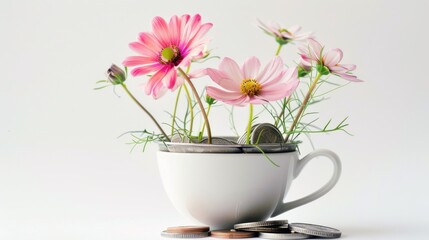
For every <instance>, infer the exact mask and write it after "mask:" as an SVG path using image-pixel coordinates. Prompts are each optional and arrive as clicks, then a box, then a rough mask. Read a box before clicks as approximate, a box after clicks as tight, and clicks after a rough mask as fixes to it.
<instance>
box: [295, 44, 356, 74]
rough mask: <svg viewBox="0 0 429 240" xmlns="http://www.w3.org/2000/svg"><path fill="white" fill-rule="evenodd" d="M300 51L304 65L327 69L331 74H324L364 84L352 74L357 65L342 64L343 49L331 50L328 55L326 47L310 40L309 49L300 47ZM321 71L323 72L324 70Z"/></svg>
mask: <svg viewBox="0 0 429 240" xmlns="http://www.w3.org/2000/svg"><path fill="white" fill-rule="evenodd" d="M299 50H300V55H301V58H302V64H303V65H305V66H314V65H316V66H319V68H323V67H326V68H327V69H328V70H329V72H326V73H324V72H322V74H329V73H332V74H335V75H337V76H339V77H341V78H343V79H346V80H349V81H352V82H362V80H360V79H358V78H357V77H356V76H354V75H352V74H350V71H353V70H355V69H356V65H354V64H340V61H341V60H342V59H343V51H341V49H339V48H335V49H330V50H329V51H327V52H326V53H323V50H324V47H323V46H322V45H321V44H320V43H319V42H317V41H316V40H314V39H309V40H308V48H305V47H300V48H299ZM318 70H319V69H318ZM321 70H322V71H323V69H321ZM319 71H320V70H319Z"/></svg>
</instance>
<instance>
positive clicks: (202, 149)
mask: <svg viewBox="0 0 429 240" xmlns="http://www.w3.org/2000/svg"><path fill="white" fill-rule="evenodd" d="M157 143H158V148H159V151H161V152H174V153H260V154H264V153H282V152H294V151H296V150H297V147H298V144H300V143H301V141H292V142H287V143H269V144H231V145H224V144H207V143H182V142H165V141H162V142H157Z"/></svg>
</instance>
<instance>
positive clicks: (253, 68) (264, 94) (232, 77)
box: [206, 57, 299, 106]
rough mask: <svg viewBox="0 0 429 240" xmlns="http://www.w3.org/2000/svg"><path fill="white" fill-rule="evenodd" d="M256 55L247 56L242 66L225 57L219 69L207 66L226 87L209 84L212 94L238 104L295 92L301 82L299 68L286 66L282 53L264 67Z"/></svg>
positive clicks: (257, 101)
mask: <svg viewBox="0 0 429 240" xmlns="http://www.w3.org/2000/svg"><path fill="white" fill-rule="evenodd" d="M260 68H261V64H260V62H259V60H258V59H257V58H256V57H250V58H248V59H247V60H246V61H245V63H244V64H243V66H242V67H241V68H240V67H239V66H238V64H237V63H236V62H235V61H234V60H232V59H230V58H224V59H223V60H222V61H221V63H220V65H219V69H213V68H207V69H206V73H207V75H208V76H209V77H210V78H211V79H212V80H213V81H214V82H216V83H217V84H218V85H219V86H221V87H222V88H223V89H219V88H216V87H207V89H206V91H207V95H209V96H210V97H212V98H214V99H216V100H219V101H222V102H225V103H228V104H232V105H236V106H244V105H245V104H247V103H252V104H264V103H267V102H270V101H276V100H279V99H282V98H284V97H286V96H289V95H290V94H292V92H293V91H294V90H295V89H296V87H297V86H298V84H299V80H298V70H297V68H287V67H286V66H285V65H284V64H283V61H282V59H281V58H280V57H275V58H274V59H272V60H271V61H270V62H269V63H268V64H267V65H266V66H265V68H264V69H263V70H262V71H261V70H260Z"/></svg>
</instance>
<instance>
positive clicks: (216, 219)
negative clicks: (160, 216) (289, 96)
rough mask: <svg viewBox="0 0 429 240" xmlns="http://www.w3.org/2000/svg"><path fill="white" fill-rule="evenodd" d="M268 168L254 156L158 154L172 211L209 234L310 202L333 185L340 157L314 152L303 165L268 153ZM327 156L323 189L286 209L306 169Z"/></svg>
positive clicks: (288, 156)
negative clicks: (294, 184) (294, 185)
mask: <svg viewBox="0 0 429 240" xmlns="http://www.w3.org/2000/svg"><path fill="white" fill-rule="evenodd" d="M267 155H268V156H269V158H270V159H271V160H272V161H274V162H275V163H276V164H277V165H279V167H276V166H274V165H273V164H271V163H270V162H269V161H268V160H267V158H266V157H265V156H264V155H262V154H260V153H259V154H258V153H175V152H163V151H159V152H158V154H157V157H158V165H159V171H160V174H161V178H162V182H163V184H164V188H165V191H166V192H167V195H168V196H169V198H170V200H171V201H172V203H173V205H174V206H175V207H176V209H177V210H178V211H179V212H181V213H182V214H183V215H185V216H188V217H190V218H192V219H194V220H196V221H198V222H200V223H202V224H205V225H208V226H210V227H211V228H212V229H229V228H231V227H232V226H233V225H234V224H236V223H243V222H252V221H263V220H266V219H268V218H270V217H274V216H277V215H279V214H281V213H284V212H286V211H288V210H290V209H293V208H296V207H298V206H301V205H303V204H306V203H308V202H311V201H313V200H315V199H317V198H319V197H321V196H323V195H324V194H326V193H327V192H329V191H330V190H331V189H332V188H333V187H334V186H335V184H336V183H337V181H338V179H339V177H340V174H341V162H340V159H339V158H338V156H337V155H336V154H335V153H334V152H332V151H329V150H316V151H314V152H312V153H310V154H308V155H307V156H305V157H304V158H302V159H299V156H298V153H297V152H296V151H294V152H283V153H269V154H267ZM317 156H325V157H327V158H329V159H330V160H331V161H332V163H333V165H334V173H333V175H332V177H331V179H330V180H329V182H328V183H327V184H325V185H324V186H323V187H321V188H320V189H319V190H317V191H315V192H314V193H311V194H309V195H308V196H305V197H303V198H300V199H298V200H295V201H292V202H287V203H284V202H283V199H284V198H285V197H286V194H287V192H288V191H289V188H290V186H291V184H292V181H293V179H295V178H296V177H297V176H298V175H299V174H300V172H301V170H302V169H303V168H304V166H305V165H306V164H307V163H308V162H309V161H310V160H311V159H313V158H314V157H317Z"/></svg>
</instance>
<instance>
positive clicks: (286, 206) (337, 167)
mask: <svg viewBox="0 0 429 240" xmlns="http://www.w3.org/2000/svg"><path fill="white" fill-rule="evenodd" d="M318 156H324V157H327V158H329V159H330V160H331V161H332V163H333V164H334V173H333V175H332V177H331V179H330V180H329V182H328V183H326V184H325V185H324V186H322V187H321V188H320V189H319V190H317V191H315V192H313V193H311V194H309V195H307V196H305V197H303V198H300V199H297V200H294V201H291V202H287V203H283V202H280V203H279V205H277V208H276V210H275V211H274V213H273V214H272V215H271V217H275V216H277V215H280V214H282V213H284V212H286V211H289V210H291V209H293V208H296V207H299V206H301V205H304V204H307V203H309V202H311V201H314V200H316V199H318V198H320V197H321V196H323V195H325V194H326V193H327V192H329V191H330V190H331V189H332V188H333V187H334V186H335V184H337V182H338V179H339V178H340V175H341V161H340V158H339V157H338V155H337V154H335V153H334V152H332V151H330V150H326V149H319V150H316V151H313V152H312V153H310V154H308V155H307V156H305V157H304V158H302V159H301V160H299V161H298V162H297V164H296V166H295V171H294V176H293V178H294V179H295V178H297V177H298V175H299V174H300V173H301V171H302V169H303V168H304V167H305V165H307V163H309V162H310V160H312V159H313V158H315V157H318Z"/></svg>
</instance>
